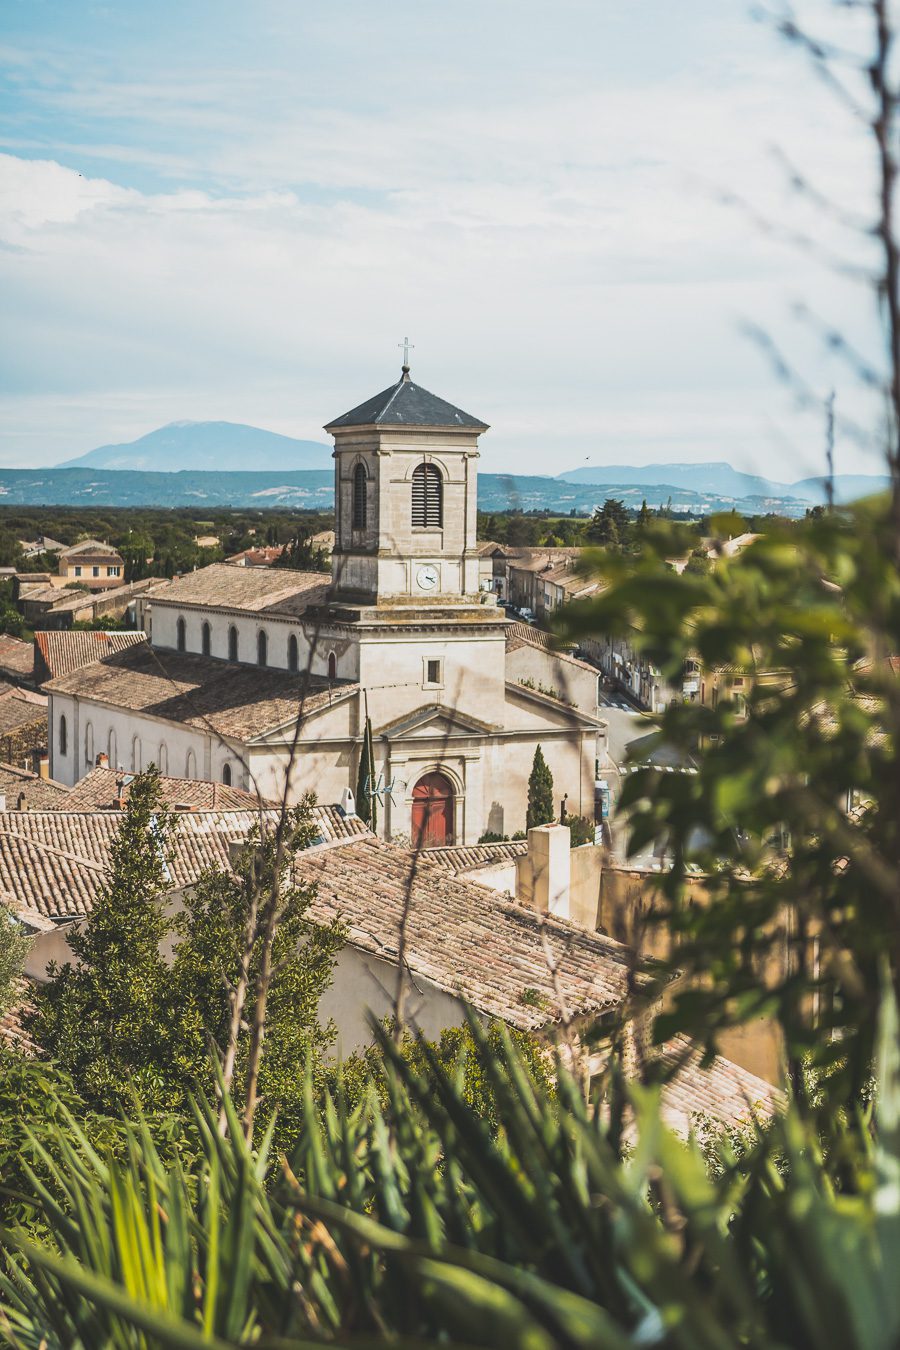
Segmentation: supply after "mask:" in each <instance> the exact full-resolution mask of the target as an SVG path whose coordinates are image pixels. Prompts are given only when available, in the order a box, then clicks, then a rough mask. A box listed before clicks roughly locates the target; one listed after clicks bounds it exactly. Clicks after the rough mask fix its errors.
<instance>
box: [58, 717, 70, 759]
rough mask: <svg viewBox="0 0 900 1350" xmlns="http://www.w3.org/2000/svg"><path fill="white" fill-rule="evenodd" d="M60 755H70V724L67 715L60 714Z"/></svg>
mask: <svg viewBox="0 0 900 1350" xmlns="http://www.w3.org/2000/svg"><path fill="white" fill-rule="evenodd" d="M59 753H60V754H61V755H67V754H68V753H69V724H68V722H67V721H66V714H65V713H60V717H59Z"/></svg>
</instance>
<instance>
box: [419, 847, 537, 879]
mask: <svg viewBox="0 0 900 1350" xmlns="http://www.w3.org/2000/svg"><path fill="white" fill-rule="evenodd" d="M527 852H528V841H527V840H526V839H510V840H508V841H507V840H504V841H502V842H498V843H495V844H453V845H451V846H450V847H448V848H426V849H423V850H422V853H423V856H424V857H426V858H427V859H428V860H429V862H436V863H439V864H440V866H441V867H444V868H446V869H447V871H448V872H452V873H453V875H454V876H460V875H461V874H463V873H465V872H473V871H476V870H477V869H478V868H479V867H490V866H492V865H493V864H494V863H503V862H512V861H514V860H515V859H516V858H522V857H524V856H525V854H526V853H527Z"/></svg>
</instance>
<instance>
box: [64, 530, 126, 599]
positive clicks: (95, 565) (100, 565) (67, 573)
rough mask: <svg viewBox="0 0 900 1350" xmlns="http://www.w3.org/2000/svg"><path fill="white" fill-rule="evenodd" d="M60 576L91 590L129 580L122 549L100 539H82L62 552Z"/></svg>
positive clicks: (101, 588) (102, 589)
mask: <svg viewBox="0 0 900 1350" xmlns="http://www.w3.org/2000/svg"><path fill="white" fill-rule="evenodd" d="M59 575H60V576H61V577H63V578H64V579H65V581H67V582H69V581H80V582H81V584H82V585H83V586H86V587H87V588H88V590H91V591H104V590H109V589H111V588H112V587H113V586H121V585H122V583H123V582H124V580H125V560H124V559H123V557H122V555H121V553H119V551H118V549H115V548H113V547H112V545H111V544H105V543H103V542H102V540H100V539H82V540H81V542H80V543H77V544H73V545H72V546H71V548H64V549H60V551H59Z"/></svg>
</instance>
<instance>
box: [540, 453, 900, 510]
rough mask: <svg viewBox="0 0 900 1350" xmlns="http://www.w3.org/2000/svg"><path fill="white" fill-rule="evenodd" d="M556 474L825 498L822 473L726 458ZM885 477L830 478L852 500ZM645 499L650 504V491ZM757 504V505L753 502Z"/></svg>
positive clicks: (612, 483)
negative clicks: (776, 469)
mask: <svg viewBox="0 0 900 1350" xmlns="http://www.w3.org/2000/svg"><path fill="white" fill-rule="evenodd" d="M559 477H560V478H561V479H562V480H563V481H564V482H566V483H591V484H594V485H596V486H598V487H599V486H604V487H607V488H610V489H611V488H613V487H618V486H620V485H628V486H629V487H631V486H637V485H642V484H646V486H647V488H648V489H653V490H654V491H655V494H656V495H657V496H658V495H659V491H660V488H661V486H662V485H663V484H670V483H671V484H676V485H677V486H678V487H680V488H683V489H686V490H688V491H690V492H693V493H696V494H698V495H699V496H701V497H702V496H705V495H708V494H714V495H715V496H717V497H725V498H735V499H741V498H754V499H757V500H766V499H768V498H775V499H785V498H795V499H797V500H798V501H802V502H804V503H805V504H813V505H816V504H818V503H820V502H824V501H825V500H826V494H825V479H824V478H802V479H800V481H799V482H796V483H779V482H776V481H775V480H774V479H771V478H761V477H759V476H758V475H757V474H752V473H740V472H739V471H738V470H737V469H733V468H732V467H731V465H730V464H727V463H726V462H725V461H724V460H719V461H713V462H711V463H707V464H642V465H639V466H637V467H635V465H633V464H592V465H590V466H586V467H584V468H581V469H567V470H566V471H565V473H561V474H560V475H559ZM887 485H888V480H887V478H886V477H885V476H883V475H880V474H837V475H836V477H835V480H834V486H835V498H836V500H837V501H839V502H849V501H855V500H856V499H857V498H858V497H865V496H868V495H869V494H871V493H873V492H882V491H883V490H884V489H885V488H886V487H887ZM647 504H648V505H652V504H653V503H652V502H651V501H650V499H649V497H648V499H647ZM757 509H759V508H757Z"/></svg>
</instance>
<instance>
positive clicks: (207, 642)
mask: <svg viewBox="0 0 900 1350" xmlns="http://www.w3.org/2000/svg"><path fill="white" fill-rule="evenodd" d="M200 642H201V646H202V648H203V655H204V656H209V654H210V652H211V651H212V629H211V628H210V626H209V624H208V623H207V622H206V621H205V620H204V622H203V627H202V628H201V630H200Z"/></svg>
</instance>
